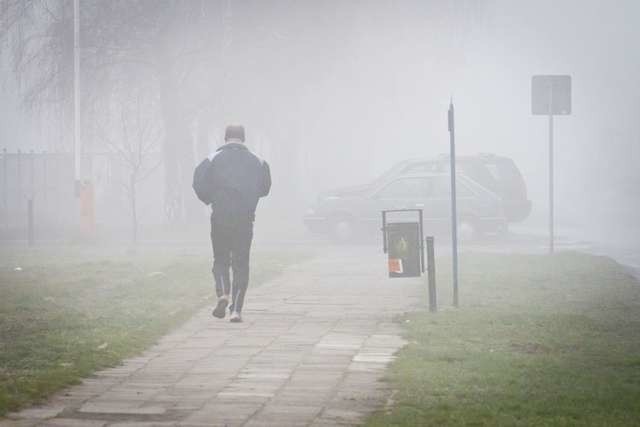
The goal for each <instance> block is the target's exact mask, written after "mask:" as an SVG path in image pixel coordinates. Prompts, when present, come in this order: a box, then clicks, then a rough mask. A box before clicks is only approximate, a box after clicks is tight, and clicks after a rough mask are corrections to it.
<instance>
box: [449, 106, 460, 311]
mask: <svg viewBox="0 0 640 427" xmlns="http://www.w3.org/2000/svg"><path fill="white" fill-rule="evenodd" d="M448 124H449V145H450V153H449V157H450V161H451V166H450V170H451V248H452V250H453V254H452V255H453V305H454V306H455V307H458V211H457V203H456V132H455V122H454V110H453V100H451V101H450V102H449V114H448Z"/></svg>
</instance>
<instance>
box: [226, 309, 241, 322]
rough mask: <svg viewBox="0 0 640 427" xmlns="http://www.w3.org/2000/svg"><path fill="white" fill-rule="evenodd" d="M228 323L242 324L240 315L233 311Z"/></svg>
mask: <svg viewBox="0 0 640 427" xmlns="http://www.w3.org/2000/svg"><path fill="white" fill-rule="evenodd" d="M229 322H231V323H240V322H242V317H241V316H240V313H238V312H237V311H234V312H233V313H231V317H230V318H229Z"/></svg>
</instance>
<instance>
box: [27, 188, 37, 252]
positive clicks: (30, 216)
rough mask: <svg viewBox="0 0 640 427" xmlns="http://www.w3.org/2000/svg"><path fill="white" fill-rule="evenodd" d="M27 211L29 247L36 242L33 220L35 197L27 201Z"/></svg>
mask: <svg viewBox="0 0 640 427" xmlns="http://www.w3.org/2000/svg"><path fill="white" fill-rule="evenodd" d="M27 212H28V221H29V224H28V230H27V241H28V243H29V247H30V248H31V247H33V245H34V244H35V233H34V221H33V199H29V201H28V202H27Z"/></svg>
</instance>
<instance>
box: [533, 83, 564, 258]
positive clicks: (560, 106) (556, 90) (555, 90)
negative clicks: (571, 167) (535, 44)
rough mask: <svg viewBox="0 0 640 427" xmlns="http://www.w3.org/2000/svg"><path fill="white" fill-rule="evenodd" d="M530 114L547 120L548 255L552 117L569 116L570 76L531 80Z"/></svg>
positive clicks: (551, 239) (551, 236) (551, 210)
mask: <svg viewBox="0 0 640 427" xmlns="http://www.w3.org/2000/svg"><path fill="white" fill-rule="evenodd" d="M531 113H532V114H533V115H544V116H547V117H548V120H549V253H550V254H553V252H554V246H555V230H554V227H555V225H554V223H555V220H554V217H555V214H554V208H555V207H554V188H553V183H554V158H553V154H554V147H553V116H554V115H569V114H571V76H566V75H538V76H533V77H532V79H531Z"/></svg>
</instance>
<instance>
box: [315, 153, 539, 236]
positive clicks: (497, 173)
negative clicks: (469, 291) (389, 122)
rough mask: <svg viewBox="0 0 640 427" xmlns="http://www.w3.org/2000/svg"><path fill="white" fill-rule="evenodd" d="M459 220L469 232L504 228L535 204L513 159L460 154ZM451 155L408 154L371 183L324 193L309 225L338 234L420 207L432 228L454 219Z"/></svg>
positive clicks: (372, 228) (370, 227)
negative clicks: (387, 213) (393, 212)
mask: <svg viewBox="0 0 640 427" xmlns="http://www.w3.org/2000/svg"><path fill="white" fill-rule="evenodd" d="M456 165H457V167H458V173H457V181H456V182H457V200H458V220H459V223H460V227H461V230H462V231H463V232H464V233H466V234H468V235H476V236H477V235H480V234H484V233H501V232H504V231H506V229H507V224H508V223H509V222H515V221H519V220H522V219H524V218H526V217H527V216H528V214H529V212H530V209H531V203H530V202H529V200H527V192H526V185H525V183H524V180H523V179H522V175H521V174H520V171H519V170H518V168H517V167H516V165H515V163H514V162H513V160H511V159H509V158H506V157H499V156H495V155H486V154H482V155H476V156H464V157H458V158H457V163H456ZM450 191H451V186H450V175H449V158H448V157H447V156H441V157H440V158H437V159H430V160H407V161H404V162H400V163H398V164H396V165H395V166H394V167H393V168H391V169H390V170H389V171H388V172H386V173H385V174H383V175H382V176H380V177H379V178H377V179H376V180H374V181H373V182H372V183H370V184H367V185H363V186H359V187H350V188H344V189H341V190H336V191H333V192H329V193H326V194H323V195H321V196H320V197H319V198H318V201H317V203H316V204H315V205H314V206H312V207H311V208H310V209H309V211H308V212H307V214H306V215H305V219H304V220H305V224H306V225H307V227H308V228H309V229H310V230H311V231H313V232H317V233H322V234H328V235H331V236H332V237H333V238H335V239H337V240H348V239H349V238H350V237H352V236H354V235H355V234H360V233H362V232H366V233H375V232H376V231H377V230H378V231H377V232H379V228H380V212H381V211H382V210H386V209H403V208H411V209H414V208H419V209H422V210H423V212H424V219H425V229H426V230H427V231H433V232H438V231H443V230H447V229H448V227H449V223H450V212H451V210H450V204H451V199H450V194H451V193H450Z"/></svg>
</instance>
